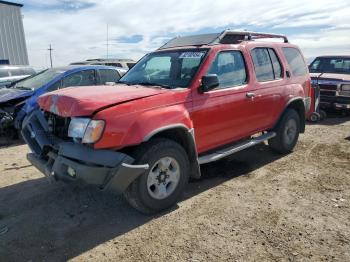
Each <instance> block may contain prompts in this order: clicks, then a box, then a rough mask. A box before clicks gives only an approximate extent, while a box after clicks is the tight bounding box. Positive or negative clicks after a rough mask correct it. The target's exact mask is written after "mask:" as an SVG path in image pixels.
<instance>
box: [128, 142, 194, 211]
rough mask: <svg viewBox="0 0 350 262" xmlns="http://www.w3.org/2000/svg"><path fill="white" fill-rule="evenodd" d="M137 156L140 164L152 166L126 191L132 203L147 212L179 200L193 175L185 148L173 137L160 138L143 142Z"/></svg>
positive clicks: (168, 205)
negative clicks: (171, 138) (170, 138)
mask: <svg viewBox="0 0 350 262" xmlns="http://www.w3.org/2000/svg"><path fill="white" fill-rule="evenodd" d="M135 159H136V163H137V164H148V165H149V169H148V170H146V171H145V172H144V173H143V174H142V175H141V176H140V177H139V178H138V179H136V180H135V181H134V182H133V183H132V184H131V185H130V186H129V187H128V189H127V190H126V191H125V193H124V196H125V198H126V200H127V201H128V203H129V204H130V205H131V206H133V207H134V208H136V209H137V210H139V211H140V212H142V213H146V214H151V213H155V212H158V211H161V210H163V209H167V208H169V207H171V206H173V205H174V204H175V203H177V201H178V200H179V198H180V197H181V195H182V193H183V191H184V189H185V186H186V184H187V183H188V178H189V161H188V158H187V154H186V152H185V150H184V149H183V148H182V147H181V146H180V145H179V144H178V143H176V142H174V141H172V140H169V139H164V138H157V139H154V140H152V141H150V142H147V143H145V144H144V145H142V146H141V147H140V148H139V149H138V150H137V151H136V152H135Z"/></svg>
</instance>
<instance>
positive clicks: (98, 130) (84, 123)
mask: <svg viewBox="0 0 350 262" xmlns="http://www.w3.org/2000/svg"><path fill="white" fill-rule="evenodd" d="M104 127H105V122H104V121H103V120H92V119H90V118H82V117H73V118H72V119H71V121H70V124H69V128H68V136H69V137H72V138H75V139H81V142H82V143H86V144H90V143H95V142H97V141H98V140H99V139H100V138H101V136H102V133H103V130H104Z"/></svg>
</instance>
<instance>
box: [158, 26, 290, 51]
mask: <svg viewBox="0 0 350 262" xmlns="http://www.w3.org/2000/svg"><path fill="white" fill-rule="evenodd" d="M266 38H281V39H283V42H284V43H288V38H287V37H286V36H285V35H277V34H268V33H257V32H250V31H234V30H229V29H228V30H225V31H223V32H221V33H213V34H202V35H192V36H178V37H175V38H173V39H171V40H169V41H168V42H167V43H165V44H164V45H163V46H161V47H160V48H159V50H161V49H165V48H172V47H180V46H187V45H191V46H201V45H215V44H238V43H240V42H242V41H254V40H255V39H266Z"/></svg>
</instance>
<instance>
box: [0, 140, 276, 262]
mask: <svg viewBox="0 0 350 262" xmlns="http://www.w3.org/2000/svg"><path fill="white" fill-rule="evenodd" d="M281 157H282V156H281V155H277V154H274V153H272V152H271V150H270V149H269V148H268V146H266V145H264V144H261V145H258V146H255V147H254V148H251V149H248V150H245V151H242V152H240V153H238V154H236V155H234V156H231V157H229V158H226V159H225V160H221V161H218V162H216V163H212V164H207V165H204V166H202V168H201V169H202V174H203V177H202V178H201V179H200V180H196V181H192V182H191V183H190V184H189V186H188V188H187V189H186V191H185V194H184V198H183V200H186V199H188V198H192V197H195V196H196V195H198V194H200V193H201V192H204V191H206V190H209V189H211V188H213V187H216V186H218V185H220V184H222V183H224V182H226V181H228V180H231V179H235V178H236V177H238V176H242V175H245V176H247V177H249V175H250V174H249V173H250V172H251V171H253V170H255V169H258V168H259V167H261V166H264V165H266V164H269V163H271V162H273V161H275V160H277V159H279V158H281ZM177 208H178V207H174V208H173V209H171V210H167V211H165V212H163V213H160V214H157V215H153V216H146V215H142V214H140V213H138V212H137V211H136V210H134V209H133V208H131V207H129V205H127V203H126V202H125V201H124V200H123V199H122V198H120V197H116V196H114V195H112V194H107V193H102V192H100V191H99V190H98V189H95V188H89V187H84V188H81V187H74V186H72V185H67V184H64V183H52V184H49V182H48V180H47V179H46V178H39V179H33V180H28V181H25V182H21V183H18V184H14V185H11V186H8V187H4V188H1V189H0V257H1V258H5V260H6V261H29V260H32V261H44V260H49V261H63V260H68V259H71V258H74V257H76V256H78V255H80V254H82V253H84V252H86V251H88V250H90V249H92V248H94V247H96V246H98V245H100V244H102V243H105V242H107V241H110V240H111V241H115V242H113V243H114V244H116V245H118V242H117V240H115V238H116V237H118V236H121V235H123V234H126V233H127V232H129V231H131V230H133V229H136V228H138V227H140V226H142V225H143V224H145V223H147V222H148V221H150V220H152V219H157V217H160V216H163V215H165V214H167V213H169V212H172V211H174V209H177Z"/></svg>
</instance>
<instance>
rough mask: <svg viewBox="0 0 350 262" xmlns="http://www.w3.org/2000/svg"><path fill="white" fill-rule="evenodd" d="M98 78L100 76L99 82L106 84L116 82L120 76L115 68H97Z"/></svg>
mask: <svg viewBox="0 0 350 262" xmlns="http://www.w3.org/2000/svg"><path fill="white" fill-rule="evenodd" d="M99 73H100V78H101V84H103V85H104V84H106V83H107V82H115V83H116V82H118V80H119V78H120V76H119V74H118V72H117V71H116V70H110V69H107V70H103V69H100V70H99Z"/></svg>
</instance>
